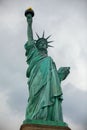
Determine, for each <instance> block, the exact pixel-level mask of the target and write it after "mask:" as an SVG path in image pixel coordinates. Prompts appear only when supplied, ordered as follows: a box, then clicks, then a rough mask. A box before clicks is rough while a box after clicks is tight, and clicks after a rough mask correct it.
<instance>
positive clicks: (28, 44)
mask: <svg viewBox="0 0 87 130" xmlns="http://www.w3.org/2000/svg"><path fill="white" fill-rule="evenodd" d="M24 48H25V49H26V50H27V49H31V48H36V45H35V40H33V41H31V42H29V41H27V42H26V43H25V45H24Z"/></svg>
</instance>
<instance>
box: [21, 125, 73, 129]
mask: <svg viewBox="0 0 87 130" xmlns="http://www.w3.org/2000/svg"><path fill="white" fill-rule="evenodd" d="M20 130H71V129H70V128H69V127H68V126H47V125H37V124H23V125H22V126H21V128H20Z"/></svg>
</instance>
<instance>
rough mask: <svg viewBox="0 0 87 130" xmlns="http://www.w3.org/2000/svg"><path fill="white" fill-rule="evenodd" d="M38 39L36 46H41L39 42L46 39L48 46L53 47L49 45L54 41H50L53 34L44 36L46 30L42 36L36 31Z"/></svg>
mask: <svg viewBox="0 0 87 130" xmlns="http://www.w3.org/2000/svg"><path fill="white" fill-rule="evenodd" d="M36 35H37V37H38V39H37V40H36V46H39V44H40V43H41V42H42V41H45V44H46V45H47V48H48V47H53V46H51V45H49V43H51V42H53V41H48V39H49V38H50V37H51V35H49V36H48V37H47V38H45V37H44V32H43V35H42V37H39V35H38V34H37V33H36Z"/></svg>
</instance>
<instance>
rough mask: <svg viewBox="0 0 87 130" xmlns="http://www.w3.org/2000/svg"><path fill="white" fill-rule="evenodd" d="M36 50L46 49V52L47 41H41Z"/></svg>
mask: <svg viewBox="0 0 87 130" xmlns="http://www.w3.org/2000/svg"><path fill="white" fill-rule="evenodd" d="M38 49H46V50H47V41H46V40H45V39H41V40H40V41H39V42H38Z"/></svg>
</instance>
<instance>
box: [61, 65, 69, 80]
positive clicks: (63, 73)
mask: <svg viewBox="0 0 87 130" xmlns="http://www.w3.org/2000/svg"><path fill="white" fill-rule="evenodd" d="M69 73H70V67H60V68H59V70H58V77H59V79H60V81H62V80H64V79H66V77H67V76H68V74H69Z"/></svg>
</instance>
